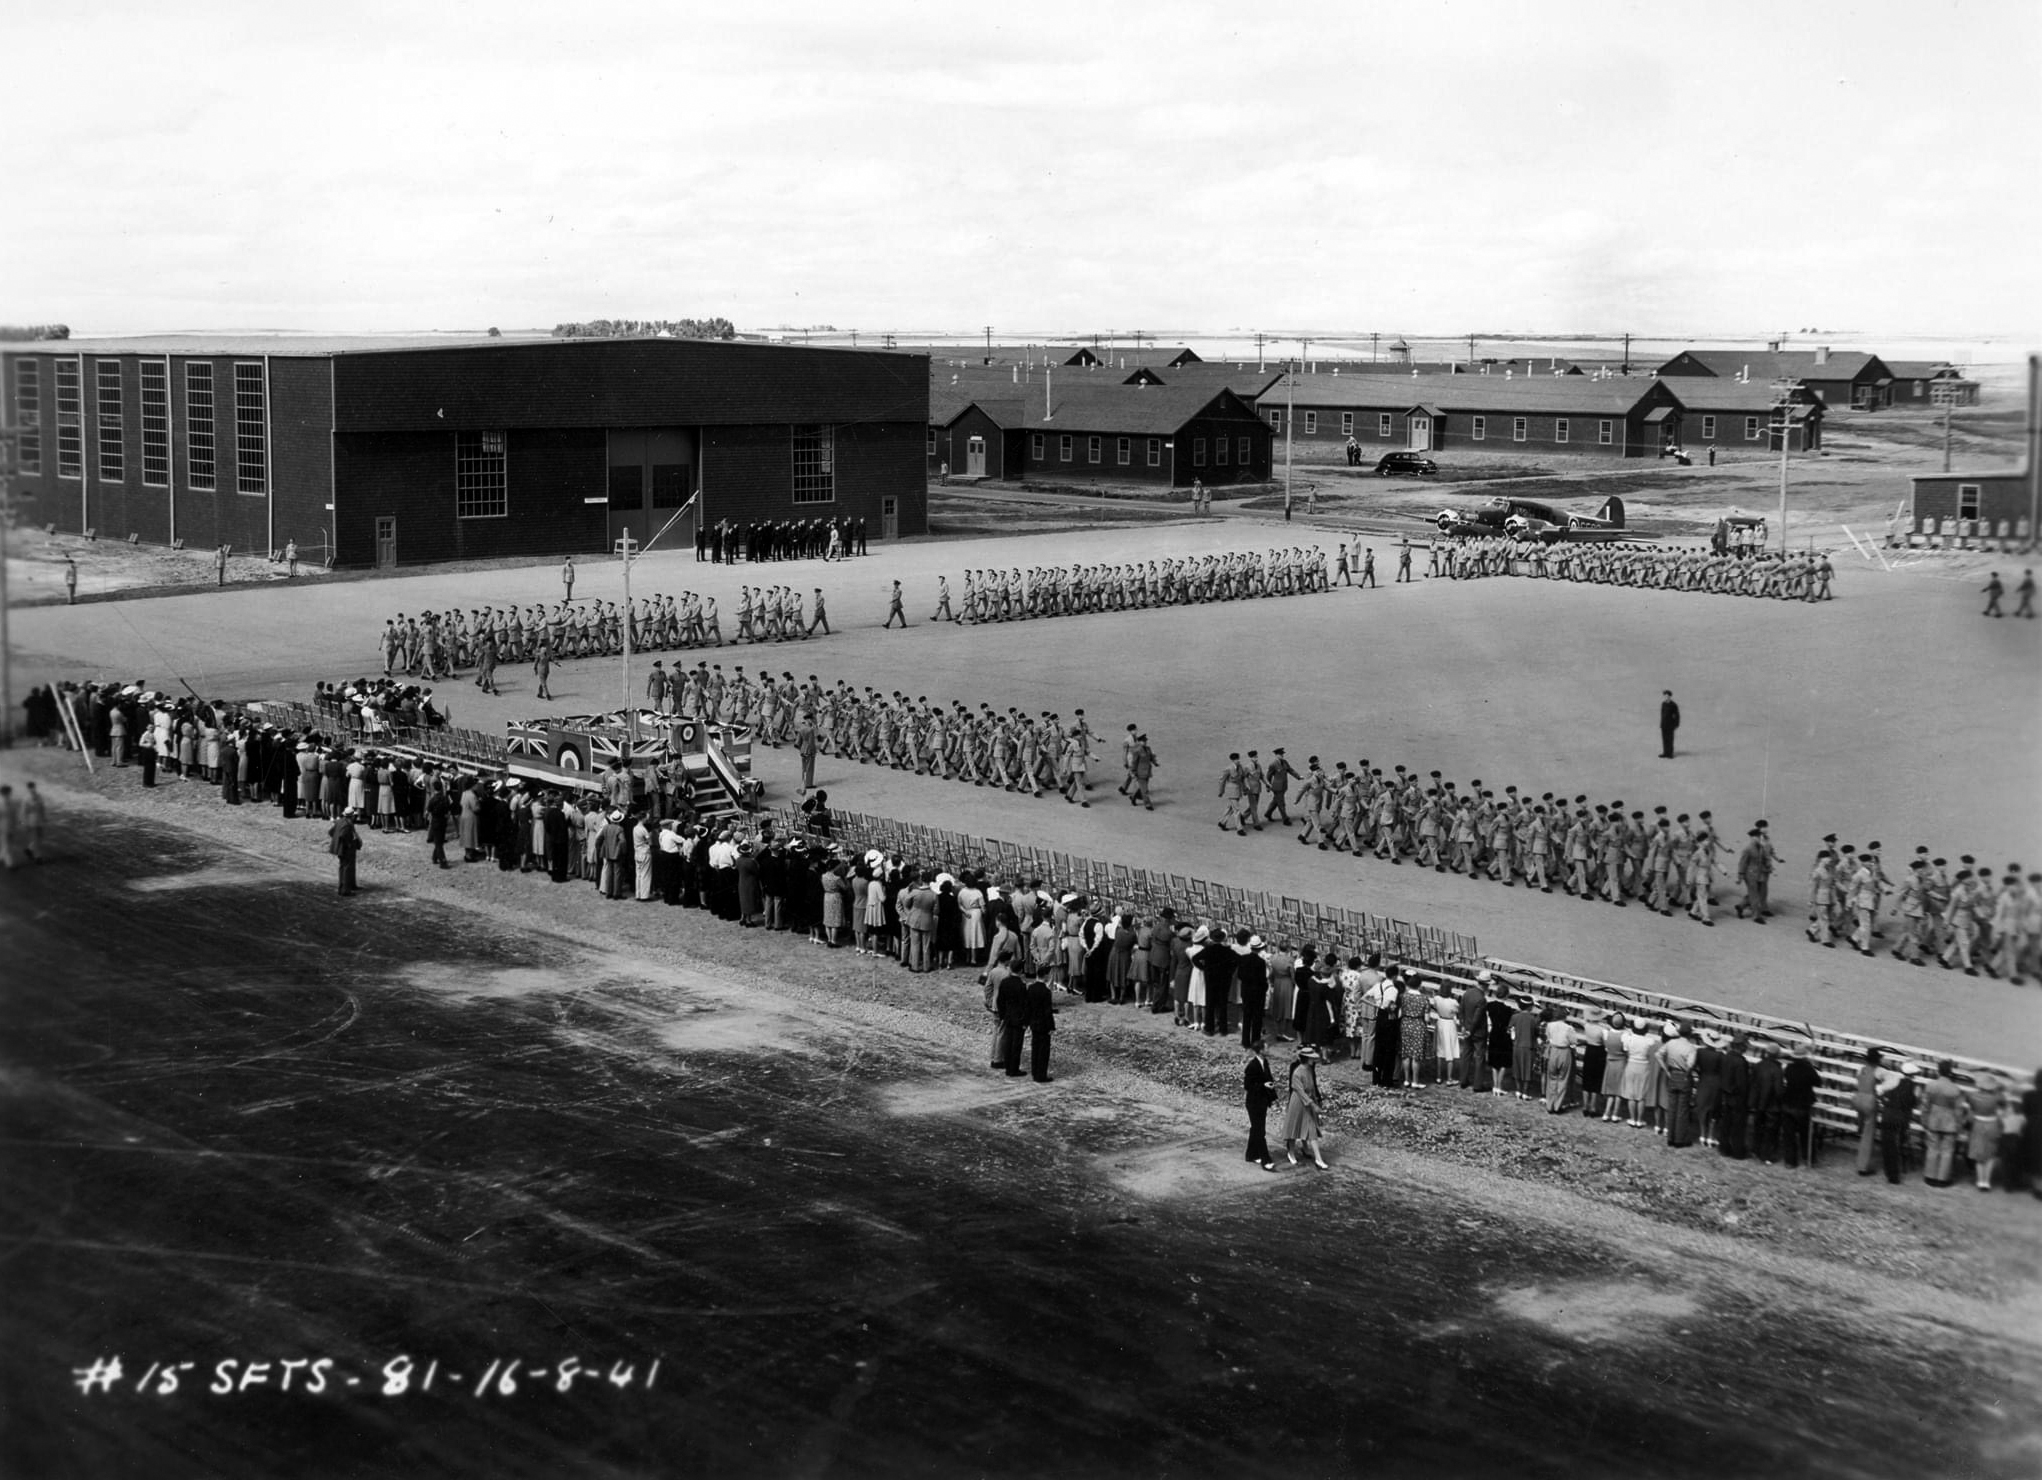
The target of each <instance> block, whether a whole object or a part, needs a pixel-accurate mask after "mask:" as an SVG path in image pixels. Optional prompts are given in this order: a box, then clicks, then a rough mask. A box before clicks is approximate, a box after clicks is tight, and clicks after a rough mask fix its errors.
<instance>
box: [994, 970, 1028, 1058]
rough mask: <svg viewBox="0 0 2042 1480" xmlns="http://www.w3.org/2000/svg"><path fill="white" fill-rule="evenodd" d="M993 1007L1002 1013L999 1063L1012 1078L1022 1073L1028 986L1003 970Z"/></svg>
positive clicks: (1026, 1026) (1026, 1027)
mask: <svg viewBox="0 0 2042 1480" xmlns="http://www.w3.org/2000/svg"><path fill="white" fill-rule="evenodd" d="M993 1011H995V1012H996V1013H998V1014H999V1015H1000V1067H1001V1068H1003V1069H1005V1070H1006V1071H1007V1077H1008V1078H1009V1079H1019V1078H1020V1077H1021V1035H1022V1034H1023V1033H1025V1032H1026V1031H1027V1030H1028V1013H1029V1003H1028V986H1027V983H1025V982H1023V981H1022V980H1021V978H1020V977H1018V976H1016V975H1015V974H1014V973H1013V972H1011V971H1005V972H1003V973H1002V975H1001V977H1000V980H999V985H998V986H997V987H996V988H995V989H994V993H993Z"/></svg>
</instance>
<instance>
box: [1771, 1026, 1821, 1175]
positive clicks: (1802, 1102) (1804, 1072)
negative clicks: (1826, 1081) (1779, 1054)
mask: <svg viewBox="0 0 2042 1480" xmlns="http://www.w3.org/2000/svg"><path fill="white" fill-rule="evenodd" d="M1814 1048H1815V1045H1814V1044H1813V1043H1810V1042H1809V1041H1808V1040H1807V1039H1805V1038H1797V1039H1795V1040H1793V1041H1792V1042H1791V1043H1790V1044H1789V1045H1788V1046H1787V1049H1786V1051H1785V1054H1784V1057H1785V1064H1784V1066H1783V1067H1782V1069H1781V1072H1780V1155H1781V1156H1782V1157H1783V1158H1784V1159H1785V1161H1786V1163H1787V1165H1788V1166H1790V1167H1798V1166H1800V1165H1801V1164H1802V1161H1803V1159H1804V1158H1805V1159H1806V1161H1807V1164H1808V1165H1809V1166H1810V1167H1811V1168H1812V1167H1813V1166H1814V1165H1815V1157H1814V1148H1813V1147H1812V1146H1811V1145H1810V1144H1809V1141H1808V1131H1809V1126H1810V1124H1811V1122H1812V1121H1813V1119H1814V1116H1815V1089H1816V1086H1817V1084H1818V1083H1819V1082H1820V1079H1821V1076H1820V1075H1819V1074H1818V1073H1817V1072H1816V1069H1815V1064H1814V1061H1813V1060H1812V1059H1811V1058H1810V1057H1809V1055H1810V1054H1811V1053H1812V1052H1813V1051H1814Z"/></svg>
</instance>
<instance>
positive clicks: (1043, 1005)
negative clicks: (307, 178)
mask: <svg viewBox="0 0 2042 1480" xmlns="http://www.w3.org/2000/svg"><path fill="white" fill-rule="evenodd" d="M1056 1010H1057V1009H1056V999H1055V998H1054V997H1053V996H1052V995H1051V993H1050V990H1049V983H1048V982H1046V981H1044V980H1043V979H1042V978H1040V977H1037V978H1036V979H1035V980H1033V981H1031V982H1029V983H1028V1077H1029V1078H1031V1079H1033V1080H1034V1081H1035V1082H1036V1083H1037V1084H1048V1083H1049V1082H1050V1081H1051V1080H1052V1079H1054V1078H1055V1077H1056V1076H1055V1075H1053V1074H1051V1073H1050V1072H1049V1048H1050V1040H1051V1036H1052V1035H1053V1034H1054V1033H1055V1032H1056Z"/></svg>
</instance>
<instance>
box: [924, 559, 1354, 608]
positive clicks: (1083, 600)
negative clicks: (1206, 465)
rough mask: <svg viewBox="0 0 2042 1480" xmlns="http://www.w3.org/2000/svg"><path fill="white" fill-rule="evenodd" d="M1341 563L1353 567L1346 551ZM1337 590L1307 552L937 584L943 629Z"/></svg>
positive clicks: (1047, 569)
mask: <svg viewBox="0 0 2042 1480" xmlns="http://www.w3.org/2000/svg"><path fill="white" fill-rule="evenodd" d="M1341 564H1342V568H1343V572H1344V569H1345V564H1346V553H1345V547H1344V546H1343V547H1342V552H1341ZM1331 589H1332V580H1331V577H1330V576H1329V575H1328V573H1327V565H1326V552H1325V551H1324V550H1322V549H1320V548H1319V547H1318V546H1316V545H1315V546H1313V547H1312V548H1310V549H1305V548H1303V547H1301V546H1292V547H1291V548H1289V549H1278V550H1267V551H1253V550H1249V551H1232V552H1228V553H1225V554H1219V555H1193V556H1185V557H1182V558H1176V559H1167V558H1166V559H1161V560H1150V561H1147V562H1142V561H1132V562H1129V563H1127V564H1124V565H1068V566H1065V565H1051V566H1035V567H1032V568H1030V569H1028V570H1026V571H1024V570H1022V569H1021V568H1020V567H1019V566H1016V567H1014V568H1013V569H1012V570H1006V571H1001V570H967V571H966V572H965V573H964V580H963V589H962V591H961V593H958V594H957V595H955V596H953V593H952V591H951V589H950V578H949V577H948V576H939V577H938V578H937V592H936V610H935V612H934V613H933V615H932V617H931V620H933V621H938V622H1015V621H1023V620H1026V619H1027V618H1030V617H1063V616H1073V615H1077V614H1080V613H1086V612H1108V611H1141V610H1144V609H1146V608H1149V607H1159V606H1187V605H1192V604H1195V603H1202V602H1209V601H1242V600H1247V599H1250V598H1253V597H1262V596H1301V595H1307V594H1310V593H1312V592H1317V591H1328V590H1331Z"/></svg>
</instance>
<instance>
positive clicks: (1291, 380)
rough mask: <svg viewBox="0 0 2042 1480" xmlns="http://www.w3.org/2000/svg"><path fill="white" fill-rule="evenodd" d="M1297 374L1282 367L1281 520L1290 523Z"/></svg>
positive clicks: (1286, 367) (1288, 367) (1287, 367)
mask: <svg viewBox="0 0 2042 1480" xmlns="http://www.w3.org/2000/svg"><path fill="white" fill-rule="evenodd" d="M1297 383H1298V378H1297V376H1295V375H1293V374H1292V373H1291V370H1290V366H1288V365H1286V366H1284V367H1283V522H1284V523H1285V524H1288V523H1290V438H1291V429H1292V427H1293V425H1294V424H1295V423H1296V421H1297Z"/></svg>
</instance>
